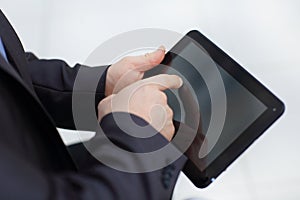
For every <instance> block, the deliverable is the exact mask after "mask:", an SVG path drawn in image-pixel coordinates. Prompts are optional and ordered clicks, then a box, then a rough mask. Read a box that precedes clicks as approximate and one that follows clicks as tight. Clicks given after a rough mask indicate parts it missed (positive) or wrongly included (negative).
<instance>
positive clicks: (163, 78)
mask: <svg viewBox="0 0 300 200" xmlns="http://www.w3.org/2000/svg"><path fill="white" fill-rule="evenodd" d="M141 84H143V85H151V86H154V87H156V88H157V89H158V90H161V91H163V90H166V89H171V88H174V89H176V88H180V87H181V86H182V84H183V82H182V79H181V78H180V77H179V76H177V75H168V74H159V75H156V76H152V77H150V78H146V79H144V80H143V81H142V82H141Z"/></svg>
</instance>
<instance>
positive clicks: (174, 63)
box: [163, 42, 267, 171]
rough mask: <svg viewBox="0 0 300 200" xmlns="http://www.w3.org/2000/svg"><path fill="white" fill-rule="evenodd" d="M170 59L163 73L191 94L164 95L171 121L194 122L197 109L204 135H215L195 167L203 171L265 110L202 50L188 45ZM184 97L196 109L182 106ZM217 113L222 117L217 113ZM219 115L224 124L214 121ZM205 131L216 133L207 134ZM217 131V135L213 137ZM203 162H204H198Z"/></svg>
mask: <svg viewBox="0 0 300 200" xmlns="http://www.w3.org/2000/svg"><path fill="white" fill-rule="evenodd" d="M170 55H171V56H170V58H171V59H166V60H165V61H164V62H163V64H164V65H167V66H169V67H168V68H167V69H165V73H167V74H177V75H179V76H181V77H183V80H184V84H185V86H186V87H187V88H188V91H189V92H190V94H186V95H185V94H183V95H182V94H181V95H180V92H181V91H180V90H181V89H182V88H181V89H179V90H178V91H176V90H172V91H167V92H166V93H167V96H168V103H169V105H170V107H171V108H172V109H173V111H174V119H175V120H176V121H180V122H184V123H186V124H189V123H191V121H192V120H193V116H192V115H193V114H191V113H193V112H194V111H195V110H196V108H197V107H198V109H199V110H200V113H201V121H202V131H203V133H204V135H207V134H213V135H214V136H212V137H207V138H211V139H210V140H211V141H208V143H211V145H213V147H212V148H211V149H209V150H208V152H206V156H205V157H203V158H202V159H199V162H198V163H196V164H197V166H198V167H199V168H200V170H201V171H203V170H205V169H206V168H207V167H208V166H209V165H210V164H211V163H212V162H213V161H214V160H215V159H216V158H217V157H218V156H219V155H220V154H221V153H222V152H223V151H224V150H225V149H226V148H228V147H229V146H230V144H231V143H233V142H234V140H236V139H237V138H238V137H239V135H240V134H242V133H243V132H244V131H245V130H246V129H247V128H248V127H249V126H250V125H251V124H252V123H253V122H254V121H255V120H256V119H257V118H258V117H259V116H260V115H262V113H263V112H264V111H265V110H266V109H267V107H266V106H265V105H264V104H263V103H262V102H261V101H260V100H259V99H257V98H256V97H255V96H254V95H253V94H252V93H251V92H250V91H249V90H247V89H246V88H245V87H244V86H243V85H241V84H240V83H239V82H238V81H237V80H236V79H235V78H234V77H233V76H232V75H230V74H229V73H228V72H227V71H226V70H225V69H223V68H222V67H221V66H220V65H219V64H218V63H216V62H215V61H214V60H213V59H212V58H211V56H209V55H208V53H207V52H206V51H205V50H204V49H203V48H200V47H199V46H197V45H196V44H194V43H193V42H189V43H188V44H186V45H185V46H184V48H181V49H180V50H178V51H177V52H176V53H172V52H171V53H170ZM233 73H234V72H233ZM185 92H186V91H185ZM224 94H225V95H224ZM187 96H190V97H192V98H193V99H194V102H197V104H198V105H197V106H194V108H192V109H191V108H189V107H190V106H191V105H184V104H185V102H187V101H186V100H184V98H187ZM213 106H214V107H213ZM182 107H183V108H184V109H182ZM224 107H225V108H224ZM219 110H222V111H225V113H224V112H223V113H218V112H219ZM213 112H217V113H213ZM214 114H215V115H214ZM219 115H223V116H224V120H215V119H214V116H216V117H220V116H219ZM218 127H222V128H221V129H220V128H218ZM208 129H210V130H212V131H213V130H216V131H213V132H209V131H208ZM217 131H219V133H216V132H217ZM212 140H214V141H212ZM203 159H205V162H201V160H203Z"/></svg>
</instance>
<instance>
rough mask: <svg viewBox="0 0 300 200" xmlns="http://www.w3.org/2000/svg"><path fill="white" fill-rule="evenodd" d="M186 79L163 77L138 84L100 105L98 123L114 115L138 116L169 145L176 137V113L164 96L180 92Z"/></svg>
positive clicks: (152, 78) (107, 98) (159, 76)
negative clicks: (167, 92) (114, 113)
mask: <svg viewBox="0 0 300 200" xmlns="http://www.w3.org/2000/svg"><path fill="white" fill-rule="evenodd" d="M181 85H182V79H181V78H179V77H178V76H176V75H167V74H161V75H157V76H153V77H150V78H147V79H143V80H140V81H137V82H135V83H134V84H132V85H129V86H127V87H125V88H124V89H123V90H121V91H120V92H119V93H117V94H113V95H111V96H108V97H106V98H105V99H103V100H102V101H101V102H100V103H99V104H98V120H99V121H101V119H102V118H103V117H104V116H105V115H106V114H108V113H111V112H127V113H131V114H135V115H137V116H139V117H141V118H143V119H144V120H146V121H147V122H148V123H149V124H150V125H152V126H153V127H154V128H155V129H156V130H157V131H159V132H160V133H161V134H162V135H163V136H164V137H165V138H167V139H168V140H169V141H170V140H171V139H172V137H173V135H174V131H175V129H174V125H173V111H172V110H171V108H170V107H169V106H168V104H167V96H166V94H165V93H164V92H163V91H164V90H166V89H170V88H179V87H181Z"/></svg>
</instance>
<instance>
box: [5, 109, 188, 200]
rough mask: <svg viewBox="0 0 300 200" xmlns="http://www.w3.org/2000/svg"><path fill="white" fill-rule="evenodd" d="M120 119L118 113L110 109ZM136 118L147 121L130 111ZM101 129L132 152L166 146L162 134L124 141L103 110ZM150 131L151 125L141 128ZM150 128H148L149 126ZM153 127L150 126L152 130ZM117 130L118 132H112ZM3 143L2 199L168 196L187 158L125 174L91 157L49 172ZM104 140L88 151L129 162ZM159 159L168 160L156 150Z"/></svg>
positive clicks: (122, 163) (148, 199)
mask: <svg viewBox="0 0 300 200" xmlns="http://www.w3.org/2000/svg"><path fill="white" fill-rule="evenodd" d="M114 115H116V116H117V117H118V118H122V113H114ZM132 119H133V120H134V121H136V122H137V123H139V124H141V125H144V126H146V125H147V122H146V121H144V120H143V119H141V118H139V117H137V116H134V115H132ZM101 127H102V129H103V131H104V133H105V134H106V135H107V137H109V138H110V139H113V140H114V142H115V143H117V144H120V145H122V146H123V147H124V149H128V150H129V151H132V152H141V151H144V150H145V149H148V148H149V149H150V148H153V144H157V145H165V144H166V143H167V140H166V139H165V138H164V137H163V136H162V135H160V134H157V135H156V137H153V138H152V140H146V141H143V142H141V141H140V140H136V139H133V140H127V139H126V140H124V138H123V136H124V137H128V135H127V133H125V132H123V131H122V130H121V129H119V128H117V127H118V126H117V124H116V123H115V122H114V120H113V117H112V114H110V115H107V116H106V117H104V118H103V119H102V121H101ZM141 129H142V130H136V131H138V132H140V131H150V132H152V131H153V129H152V128H151V126H148V127H147V130H145V129H144V128H143V127H142V128H141ZM148 129H149V130H148ZM150 129H152V130H150ZM116 135H120V136H121V137H116ZM94 140H96V141H95V142H96V144H97V143H98V142H101V140H102V139H101V136H98V137H97V136H96V137H95V138H94ZM5 145H6V144H2V143H1V141H0V156H1V158H2V162H3V164H1V165H0V176H1V181H0V185H1V187H0V188H1V189H0V191H1V192H0V199H30V200H33V199H39V200H44V199H45V200H46V199H57V200H58V199H60V200H69V199H76V200H81V199H82V200H93V199H105V200H113V199H120V200H122V199H126V200H127V199H145V200H158V199H160V200H166V199H170V198H171V195H172V192H173V189H174V185H175V182H176V179H177V177H178V174H179V171H180V170H181V168H182V167H183V165H184V163H185V160H186V159H185V158H184V157H182V158H180V159H179V160H177V161H175V162H174V163H173V164H171V165H169V166H167V167H165V168H163V169H160V170H155V171H153V172H148V173H126V172H120V171H117V170H115V169H112V168H110V167H107V166H105V165H104V164H101V163H100V162H98V161H97V160H96V159H93V158H92V157H91V160H92V159H93V161H91V163H89V166H86V167H84V168H82V169H81V170H79V171H78V172H72V171H69V172H68V171H66V172H61V173H55V174H54V173H50V172H47V171H43V170H41V169H39V168H37V167H36V166H33V165H32V164H31V163H29V162H27V161H26V160H25V159H24V158H22V157H20V156H18V155H17V154H16V153H15V152H13V151H10V150H9V148H6V146H5ZM106 147H107V146H106V144H105V143H103V144H102V145H95V149H94V151H93V152H92V153H97V152H101V155H102V156H103V157H106V158H108V159H110V160H115V159H117V160H118V164H119V165H120V166H126V165H130V164H131V163H130V160H127V159H120V160H119V159H118V158H117V157H118V156H117V155H115V154H113V153H112V152H110V151H105V149H106ZM160 156H161V159H166V160H167V159H168V158H167V157H166V156H165V157H164V155H160ZM134 162H136V163H139V164H140V165H141V166H142V165H145V163H143V161H141V160H135V161H134Z"/></svg>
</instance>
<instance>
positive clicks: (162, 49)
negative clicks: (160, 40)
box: [158, 45, 166, 52]
mask: <svg viewBox="0 0 300 200" xmlns="http://www.w3.org/2000/svg"><path fill="white" fill-rule="evenodd" d="M158 50H161V51H163V52H166V48H165V46H164V45H160V46H159V47H158Z"/></svg>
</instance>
